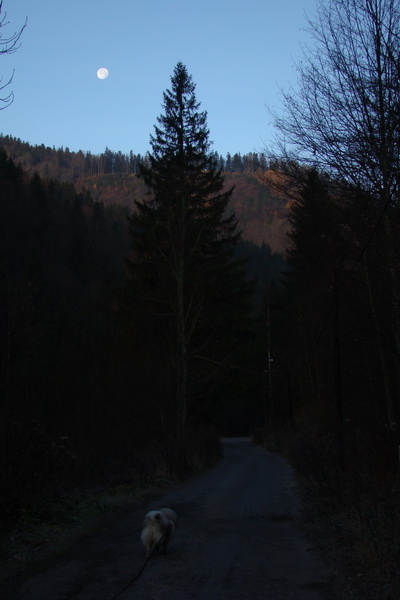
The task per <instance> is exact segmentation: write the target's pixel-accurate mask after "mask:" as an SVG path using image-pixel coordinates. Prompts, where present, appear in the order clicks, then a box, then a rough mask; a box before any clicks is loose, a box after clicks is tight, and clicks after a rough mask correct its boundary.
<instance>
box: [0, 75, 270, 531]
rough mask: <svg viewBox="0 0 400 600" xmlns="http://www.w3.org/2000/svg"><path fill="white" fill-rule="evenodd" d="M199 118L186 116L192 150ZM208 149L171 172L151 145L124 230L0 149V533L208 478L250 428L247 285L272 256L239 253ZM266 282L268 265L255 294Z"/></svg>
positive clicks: (252, 358) (257, 414)
mask: <svg viewBox="0 0 400 600" xmlns="http://www.w3.org/2000/svg"><path fill="white" fill-rule="evenodd" d="M187 83H190V81H189V80H188V81H187ZM189 88H190V85H189ZM196 115H197V117H196ZM201 115H202V114H201V113H198V111H197V109H196V110H194V112H193V114H192V117H193V118H195V117H196V118H198V119H200V120H199V122H198V123H199V128H198V131H197V134H198V135H199V136H200V138H201V136H204V135H205V134H207V135H208V132H207V129H206V125H205V123H203V122H202V116H201ZM207 135H205V137H207ZM159 143H160V144H161V143H162V136H161V138H160V139H158V138H157V144H159ZM206 148H207V140H206V139H204V146H203V147H202V146H200V147H199V148H197V150H199V151H198V152H197V151H196V152H197V153H196V152H195V149H196V147H194V148H192V149H190V148H189V149H188V148H186V150H185V152H184V154H183V158H184V165H185V167H184V169H183V171H182V170H181V167H180V164H181V163H180V160H177V159H176V158H174V154H173V153H172V154H171V155H169V154H167V156H166V157H165V158H163V154H162V153H161V154H160V153H159V152H158V150H157V146H156V147H155V152H154V154H153V155H152V156H149V157H148V161H147V162H146V161H144V162H142V163H141V176H142V177H143V179H144V180H145V182H146V183H147V185H149V187H150V190H152V194H153V195H154V199H153V201H152V202H150V204H148V203H147V202H145V203H142V202H139V205H138V207H137V213H136V216H135V214H133V215H129V213H128V209H127V208H126V207H123V206H121V205H113V204H112V205H110V206H105V205H103V204H102V203H101V202H98V201H95V200H94V199H93V198H92V196H91V195H90V194H89V192H87V191H82V192H80V193H77V191H76V189H75V187H74V185H73V183H71V182H66V181H59V180H58V179H53V178H46V177H42V176H39V175H38V174H37V172H35V170H34V169H31V170H27V169H25V168H24V167H23V166H22V165H20V164H18V165H16V164H15V163H14V161H13V160H12V158H11V157H10V156H9V154H8V153H6V152H5V151H4V150H2V151H0V188H1V200H0V230H1V231H0V399H1V401H0V487H1V489H2V497H1V504H0V520H1V523H2V525H3V526H10V525H12V524H13V523H14V522H16V521H17V520H18V519H20V518H21V516H23V515H26V514H29V511H30V510H38V509H39V510H41V509H45V507H46V501H47V500H48V499H49V498H50V499H51V498H54V497H56V496H57V495H59V494H62V493H63V492H64V491H66V490H68V489H70V488H71V487H74V486H76V485H80V486H85V485H87V484H88V483H89V482H91V481H96V482H101V483H103V484H107V483H108V482H110V481H113V478H114V479H115V480H118V481H120V480H123V479H126V478H128V479H129V480H130V481H132V480H133V481H136V482H139V483H143V482H146V481H148V479H149V478H154V477H157V476H162V477H170V476H172V477H174V476H176V475H177V474H178V473H182V472H184V471H185V470H186V469H190V468H192V467H193V465H202V464H207V461H210V460H211V459H214V458H215V456H216V455H217V452H218V443H217V438H218V432H223V433H226V434H228V433H236V432H241V433H243V432H245V431H247V429H248V428H249V427H251V426H254V425H257V424H260V422H262V419H263V408H262V406H263V389H262V386H263V368H262V360H263V350H262V352H261V353H259V352H258V350H259V348H258V347H257V344H256V343H255V342H256V340H257V339H258V335H257V333H258V327H257V323H256V320H255V308H254V305H252V306H251V307H250V304H249V301H250V295H249V290H250V288H249V286H250V287H252V284H250V279H253V278H255V277H257V276H258V275H259V274H262V275H263V274H264V273H263V272H264V270H265V267H266V264H267V263H268V262H272V261H274V257H273V255H272V254H271V252H270V249H269V248H268V247H267V246H264V247H263V248H262V249H259V248H257V247H256V246H254V245H253V244H251V243H250V242H246V244H244V243H243V242H242V241H240V240H239V238H240V235H239V229H238V226H237V223H236V220H235V217H234V215H233V214H232V213H231V212H229V211H227V210H226V209H227V204H228V201H229V198H230V193H231V192H230V190H225V191H223V190H222V188H221V186H222V183H223V179H222V176H221V174H220V172H219V171H218V170H217V169H216V168H215V162H214V158H213V156H212V155H210V154H209V153H208V152H206ZM27 152H30V148H28V147H27ZM39 152H47V150H46V149H44V148H41V149H40V150H39ZM66 155H68V153H66V152H64V151H63V152H62V153H60V154H59V157H58V160H61V159H64V158H65V156H66ZM52 156H54V154H53V155H52ZM168 157H169V158H168ZM72 158H73V157H72ZM72 158H71V160H72ZM181 158H182V157H181ZM168 161H169V162H168ZM205 166H207V168H206V169H204V167H205ZM182 175H184V176H185V177H187V178H188V179H187V180H186V183H185V184H184V186H183V187H182V188H181V192H182V193H181V194H180V196H179V197H180V199H181V200H183V199H185V198H186V199H187V198H191V199H192V200H191V202H192V204H187V205H186V209H185V211H186V212H185V211H184V213H183V214H184V215H185V216H184V219H183V220H179V219H178V215H179V214H180V213H179V211H178V212H177V213H176V214H175V213H174V210H176V209H177V207H178V206H179V202H178V204H176V205H175V208H173V206H174V203H173V201H172V198H173V197H174V196H173V192H174V190H175V192H176V189H178V188H177V186H176V185H175V184H177V183H178V181H180V179H181V176H182ZM164 176H166V177H167V181H168V178H170V179H171V181H172V180H173V181H172V183H171V185H170V187H169V188H168V186H167V187H166V185H165V184H166V182H165V181H163V177H164ZM157 178H158V179H157ZM161 182H163V183H161ZM168 190H169V191H168ZM170 192H171V194H172V195H171V196H170V195H169V193H170ZM165 194H167V196H165ZM182 194H183V195H182ZM187 194H188V195H187ZM212 198H214V200H213V202H211V199H212ZM165 202H167V205H166V206H164V210H161V211H160V210H157V207H162V206H163V203H164V204H165ZM169 202H171V204H168V203H169ZM169 210H171V214H170V215H169ZM162 215H163V218H164V219H165V218H166V217H168V215H169V217H168V219H167V220H165V221H164V222H163V221H162V220H160V218H161V216H162ZM174 215H175V216H174ZM127 216H129V220H128V219H127ZM175 217H176V218H175ZM128 225H129V227H130V228H131V235H129V228H128ZM180 227H181V230H180ZM182 227H183V229H182ZM179 232H180V233H179ZM182 232H185V235H184V237H183V238H182V236H181V234H182ZM154 235H155V237H154ZM152 236H153V237H152ZM182 239H184V240H185V242H184V247H185V251H184V253H183V254H179V251H180V250H179V249H181V250H182V246H180V243H181V242H180V241H179V240H181V241H182ZM146 240H147V242H149V241H150V242H151V240H153V241H154V243H153V242H151V243H150V244H149V243H147V245H146ZM178 250H179V251H178ZM143 252H145V255H143ZM157 252H158V256H157ZM167 254H168V256H169V257H168V258H167ZM145 256H146V258H145ZM179 256H180V258H179ZM249 256H251V258H252V260H251V261H249V263H248V264H249V267H248V269H247V271H245V263H244V262H243V258H244V257H249ZM127 259H129V260H128V261H127V262H126V260H127ZM176 260H178V262H176ZM163 261H166V262H165V264H164V266H163V265H162V262H163ZM140 264H141V265H142V266H144V268H143V269H141V268H140V267H139V270H138V266H140ZM178 264H181V266H182V267H183V270H182V271H179V269H178V266H177V265H178ZM164 267H165V268H164ZM179 272H180V273H181V275H182V277H181V279H180V276H179V277H178V273H179ZM277 275H278V274H277V272H276V271H274V267H272V268H271V270H270V274H269V276H268V278H267V279H268V282H269V280H270V279H271V278H272V277H274V276H277ZM126 277H127V279H126ZM179 281H180V283H179V285H178V286H176V285H175V284H176V282H179ZM124 282H126V283H125V284H124ZM266 283H267V281H266ZM174 285H175V287H174ZM160 286H161V288H160ZM179 290H180V291H179ZM178 291H179V293H178ZM160 292H161V295H159V296H158V298H157V294H160ZM181 293H182V294H183V295H181V296H180V294H181ZM260 294H261V290H260V289H259V290H258V295H260ZM127 298H128V300H127ZM132 301H133V303H132ZM249 308H251V310H252V316H251V318H249V315H248V312H249ZM138 314H140V318H139V319H138V318H137V316H138ZM179 336H181V337H179ZM177 340H180V343H178V344H177ZM261 345H262V344H261ZM178 423H180V424H181V426H180V427H178V425H177V424H178ZM178 432H180V434H181V442H183V441H184V446H183V447H182V444H181V446H180V451H179V453H177V445H176V442H177V439H178V438H177V433H178Z"/></svg>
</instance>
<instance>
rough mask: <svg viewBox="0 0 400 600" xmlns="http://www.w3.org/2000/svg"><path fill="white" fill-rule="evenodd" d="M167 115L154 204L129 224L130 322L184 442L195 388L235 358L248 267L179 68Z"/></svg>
mask: <svg viewBox="0 0 400 600" xmlns="http://www.w3.org/2000/svg"><path fill="white" fill-rule="evenodd" d="M163 107H164V113H163V114H162V115H161V116H159V117H158V119H157V121H158V125H157V126H155V134H154V136H151V146H152V153H151V154H150V157H149V159H150V164H149V166H148V167H145V166H143V165H142V166H141V170H140V174H141V177H142V178H143V180H144V182H145V184H146V186H147V188H148V192H149V194H148V198H147V199H146V200H145V201H144V202H136V210H135V212H134V214H133V215H132V216H131V217H130V219H129V221H130V233H131V236H132V254H131V257H130V259H129V260H128V261H127V282H126V286H125V290H126V292H127V294H128V296H127V297H128V302H129V308H130V314H131V315H133V316H134V320H135V321H136V323H139V327H143V326H144V327H147V329H146V330H145V331H146V336H147V337H146V338H145V339H146V340H147V341H148V340H149V337H148V336H151V338H152V339H151V343H152V344H153V348H157V351H158V355H159V356H161V355H162V356H163V359H162V364H163V368H164V369H165V370H167V371H168V374H167V375H166V374H165V373H164V377H165V381H167V382H168V386H169V398H170V402H171V405H172V406H173V411H172V413H173V419H174V420H175V422H176V432H177V436H178V437H177V439H178V440H181V441H182V440H183V439H184V437H185V434H186V430H187V425H188V420H189V416H190V415H189V414H188V407H189V398H191V397H192V391H193V388H194V387H196V389H197V391H198V390H199V382H200V380H202V381H203V383H204V381H205V378H207V381H208V382H209V388H210V387H211V382H210V380H211V379H212V377H211V374H216V373H217V372H218V371H220V369H221V365H226V363H227V361H229V358H228V357H229V356H232V353H233V351H234V350H235V344H236V343H237V335H238V333H237V332H238V330H239V329H240V325H239V321H240V320H241V319H243V318H244V313H245V311H246V307H247V304H246V287H247V286H246V283H245V280H244V269H243V267H242V266H241V265H240V264H239V263H238V262H237V261H235V260H234V259H233V252H234V248H235V246H236V244H237V242H238V241H239V239H240V232H239V231H238V227H237V221H236V218H235V215H234V214H232V213H230V214H229V211H228V210H227V208H228V204H229V200H230V198H231V194H232V189H230V190H228V191H224V189H223V187H224V180H223V177H222V175H221V172H220V171H219V170H218V169H217V166H216V164H215V159H214V156H213V155H212V154H211V153H210V151H209V148H210V142H209V139H208V138H209V130H208V128H207V113H206V112H201V111H200V110H199V107H200V103H199V102H197V100H196V95H195V84H194V83H193V81H192V77H191V76H190V75H189V74H188V71H187V69H186V67H185V66H184V65H183V64H182V63H178V64H177V65H176V67H175V70H174V73H173V76H172V77H171V89H170V90H167V91H166V92H165V93H164V103H163ZM135 317H136V318H135ZM142 333H143V330H142ZM159 364H160V363H159ZM165 391H166V390H165Z"/></svg>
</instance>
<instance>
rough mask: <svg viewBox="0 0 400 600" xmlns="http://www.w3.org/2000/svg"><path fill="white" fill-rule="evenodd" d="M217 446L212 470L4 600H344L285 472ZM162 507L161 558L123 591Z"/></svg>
mask: <svg viewBox="0 0 400 600" xmlns="http://www.w3.org/2000/svg"><path fill="white" fill-rule="evenodd" d="M223 446H224V457H223V459H222V460H221V461H220V462H219V463H218V464H217V465H216V466H215V467H214V468H213V469H211V470H209V471H206V472H204V473H202V474H201V475H199V476H197V477H195V478H193V479H191V480H189V481H188V482H186V483H183V484H180V485H177V486H175V487H173V488H170V489H169V490H168V491H167V492H166V493H165V494H164V495H159V496H158V497H157V496H154V495H153V496H151V497H149V498H147V500H144V499H142V500H140V501H139V502H136V503H133V505H132V507H131V508H130V509H129V511H128V510H124V511H122V512H121V513H118V515H113V517H111V518H108V519H106V520H105V521H104V523H103V525H102V527H101V528H100V529H99V530H98V531H96V532H95V533H94V534H91V535H90V536H88V537H87V538H85V539H84V540H81V541H80V542H79V544H77V545H76V546H74V547H73V548H71V549H70V550H69V551H68V552H66V553H64V554H63V555H62V556H61V557H58V558H56V559H54V561H52V562H51V563H50V564H48V565H47V566H46V568H45V569H44V570H42V571H40V572H37V573H36V574H33V575H30V576H29V577H28V578H25V579H24V580H22V581H19V582H13V584H12V585H11V586H10V588H9V589H8V590H7V592H6V594H5V595H4V598H5V599H7V600H115V598H116V596H117V595H118V594H119V595H118V600H189V599H193V600H214V599H217V598H218V599H222V600H239V599H243V600H346V595H345V592H338V591H337V586H336V585H335V583H334V582H333V581H332V580H331V577H330V574H329V573H330V571H329V569H328V568H327V565H326V564H324V561H323V559H322V557H321V556H320V555H319V552H318V549H317V548H315V547H314V546H313V543H312V541H310V539H309V538H308V537H307V527H306V526H305V523H304V522H303V521H302V517H301V512H300V504H299V497H298V494H297V491H296V485H295V481H294V477H293V472H292V470H291V468H290V466H289V465H288V464H287V463H286V462H285V460H283V459H282V458H281V457H279V456H276V455H274V454H271V453H269V452H267V451H265V450H263V449H261V448H258V447H257V446H255V445H254V444H252V443H251V441H250V440H249V439H245V438H235V439H225V440H223ZM162 506H171V507H173V508H174V509H175V510H176V512H177V513H178V516H179V524H178V529H177V533H176V536H175V538H174V540H173V541H172V542H171V544H170V547H169V552H168V554H167V555H163V554H157V555H154V556H152V557H151V559H150V560H149V562H148V564H147V565H146V567H145V569H144V571H143V573H142V575H141V576H140V577H139V579H137V580H136V581H133V582H132V583H131V584H130V585H128V587H126V589H124V588H125V586H127V584H128V583H129V581H130V580H131V579H132V578H133V577H134V576H135V575H136V574H137V573H138V572H139V571H140V569H141V567H142V566H143V564H144V560H145V555H144V549H143V547H142V545H141V542H140V531H141V525H142V521H143V517H144V515H145V513H146V512H147V511H148V510H153V509H156V508H161V507H162ZM122 590H123V591H122Z"/></svg>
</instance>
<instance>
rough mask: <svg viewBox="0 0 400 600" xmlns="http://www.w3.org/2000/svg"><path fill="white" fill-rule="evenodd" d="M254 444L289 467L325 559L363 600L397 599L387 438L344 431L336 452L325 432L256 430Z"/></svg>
mask: <svg viewBox="0 0 400 600" xmlns="http://www.w3.org/2000/svg"><path fill="white" fill-rule="evenodd" d="M383 436H386V437H383ZM255 438H256V440H257V441H258V442H259V443H262V444H263V445H265V446H266V447H267V448H268V449H269V450H272V451H277V452H280V453H282V454H284V455H285V456H286V457H287V458H288V460H289V461H290V463H291V464H292V465H293V467H294V468H295V470H296V473H297V477H298V480H299V482H300V487H301V489H302V492H303V495H304V500H305V503H304V504H305V506H306V510H307V511H308V513H309V515H310V516H311V518H312V519H313V520H314V521H318V523H319V525H320V526H322V528H323V530H324V531H325V536H326V537H325V543H324V550H325V551H326V552H327V554H328V556H329V558H330V559H331V560H332V561H335V562H336V563H337V566H338V567H339V568H340V569H341V570H345V571H346V572H347V574H348V575H349V576H350V577H351V579H352V581H353V583H354V585H355V586H356V587H357V588H358V589H359V590H360V591H361V592H362V593H363V594H364V595H365V597H366V598H367V599H368V600H398V599H399V598H400V470H399V464H398V462H397V448H396V447H395V446H394V445H393V443H392V442H391V440H390V438H389V436H388V433H387V431H383V432H381V436H377V437H375V435H372V434H368V433H366V432H361V431H355V430H350V431H345V432H344V436H343V438H342V445H341V448H340V451H339V450H338V438H337V437H336V435H334V434H332V433H329V432H328V433H321V432H315V431H307V432H306V431H296V432H295V431H293V430H290V429H288V430H284V431H280V432H279V433H274V434H271V433H270V432H266V431H259V432H258V433H256V436H255Z"/></svg>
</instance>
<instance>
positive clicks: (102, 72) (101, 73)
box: [97, 67, 108, 79]
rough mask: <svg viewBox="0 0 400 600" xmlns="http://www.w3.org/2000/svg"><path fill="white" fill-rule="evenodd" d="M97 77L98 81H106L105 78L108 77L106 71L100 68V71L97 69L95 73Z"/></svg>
mask: <svg viewBox="0 0 400 600" xmlns="http://www.w3.org/2000/svg"><path fill="white" fill-rule="evenodd" d="M97 77H98V78H99V79H107V77H108V70H107V69H105V68H104V67H101V69H99V70H98V71H97Z"/></svg>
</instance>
